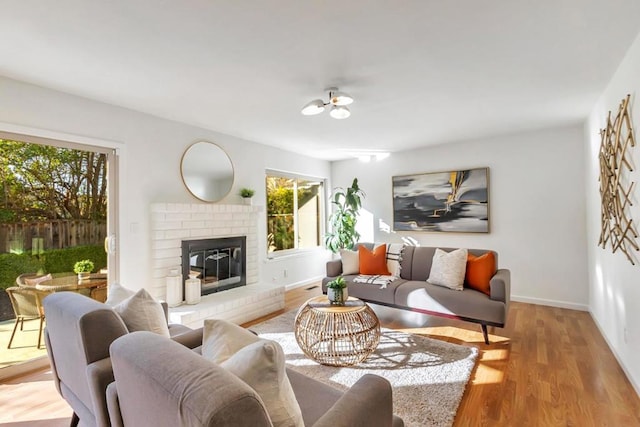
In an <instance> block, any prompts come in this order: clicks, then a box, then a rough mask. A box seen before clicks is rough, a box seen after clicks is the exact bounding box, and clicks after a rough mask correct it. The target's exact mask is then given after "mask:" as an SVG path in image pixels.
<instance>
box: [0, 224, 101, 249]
mask: <svg viewBox="0 0 640 427" xmlns="http://www.w3.org/2000/svg"><path fill="white" fill-rule="evenodd" d="M106 236H107V223H106V222H105V221H94V220H51V221H41V222H20V223H8V224H0V253H7V252H16V253H22V252H31V253H34V254H35V253H40V252H42V251H43V250H49V249H65V248H71V247H74V246H85V245H102V244H103V243H104V239H105V237H106Z"/></svg>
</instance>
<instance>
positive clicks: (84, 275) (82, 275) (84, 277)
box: [78, 273, 91, 282]
mask: <svg viewBox="0 0 640 427" xmlns="http://www.w3.org/2000/svg"><path fill="white" fill-rule="evenodd" d="M90 277H91V273H78V280H79V281H81V282H82V281H83V280H87V279H89V278H90Z"/></svg>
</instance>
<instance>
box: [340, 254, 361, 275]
mask: <svg viewBox="0 0 640 427" xmlns="http://www.w3.org/2000/svg"><path fill="white" fill-rule="evenodd" d="M340 260H341V261H342V274H343V275H345V274H358V273H360V255H359V254H358V252H357V251H350V250H348V249H340Z"/></svg>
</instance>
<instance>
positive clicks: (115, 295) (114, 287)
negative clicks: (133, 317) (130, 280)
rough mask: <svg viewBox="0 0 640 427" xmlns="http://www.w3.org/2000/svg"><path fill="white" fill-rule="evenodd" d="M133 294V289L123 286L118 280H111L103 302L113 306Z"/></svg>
mask: <svg viewBox="0 0 640 427" xmlns="http://www.w3.org/2000/svg"><path fill="white" fill-rule="evenodd" d="M134 294H135V291H132V290H131V289H127V288H125V287H124V286H122V285H121V284H120V283H118V282H113V283H110V284H109V288H107V300H106V301H105V302H104V303H105V304H107V305H108V306H110V307H114V306H116V305H118V304H120V303H121V302H122V301H124V300H126V299H127V298H129V297H132V296H133V295H134Z"/></svg>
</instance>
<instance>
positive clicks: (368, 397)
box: [313, 374, 402, 427]
mask: <svg viewBox="0 0 640 427" xmlns="http://www.w3.org/2000/svg"><path fill="white" fill-rule="evenodd" d="M392 425H394V426H398V418H397V417H396V420H395V423H394V416H393V400H392V390H391V384H389V381H387V380H386V379H384V378H382V377H380V376H377V375H370V374H367V375H364V376H363V377H362V378H360V379H359V380H358V381H357V382H356V383H355V384H354V385H353V387H351V388H350V389H349V390H347V392H345V394H344V395H343V396H342V397H341V398H340V399H339V400H338V401H337V402H336V403H335V404H334V405H333V406H332V407H331V408H330V409H329V410H328V411H327V413H325V414H324V415H323V416H322V417H320V419H319V420H318V421H317V422H316V423H315V424H314V425H313V426H314V427H335V426H351V427H377V426H379V427H390V426H392ZM400 425H402V424H400Z"/></svg>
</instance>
